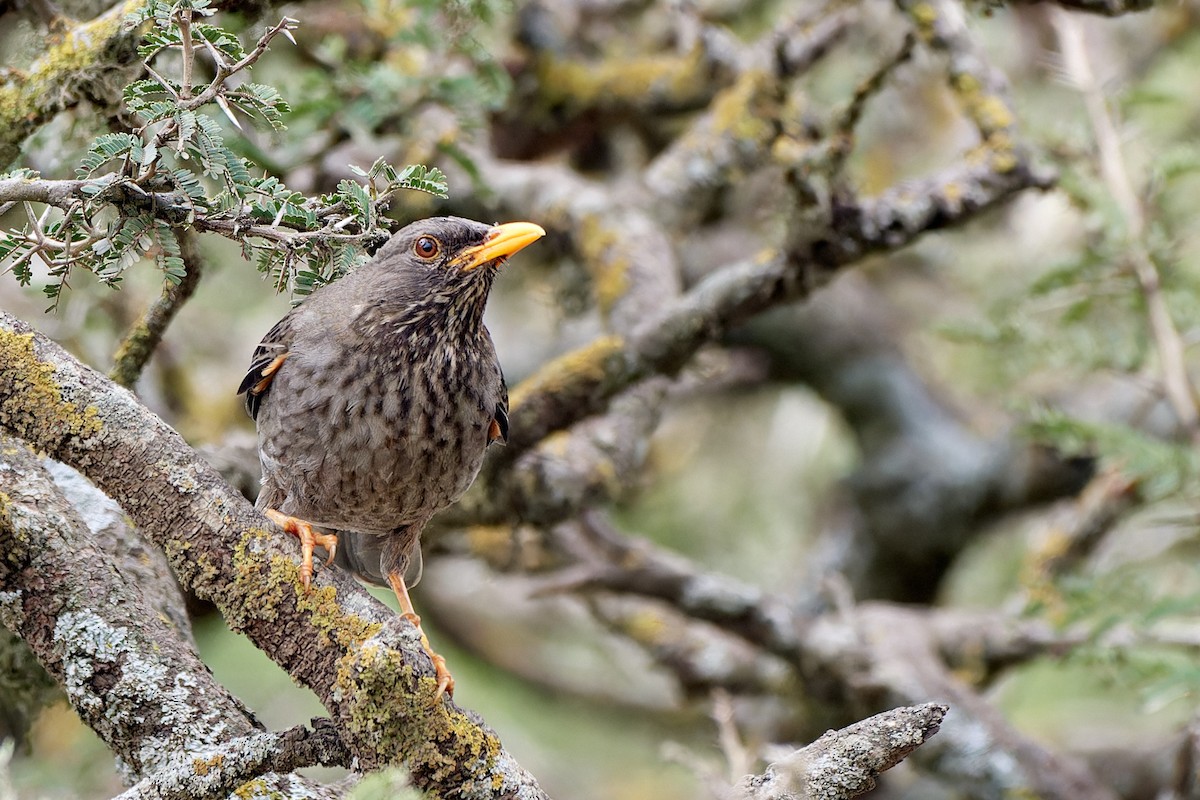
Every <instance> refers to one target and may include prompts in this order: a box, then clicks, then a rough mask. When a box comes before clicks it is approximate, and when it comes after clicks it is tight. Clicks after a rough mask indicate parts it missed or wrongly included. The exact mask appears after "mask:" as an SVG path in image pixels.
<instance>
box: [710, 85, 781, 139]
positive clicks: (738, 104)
mask: <svg viewBox="0 0 1200 800" xmlns="http://www.w3.org/2000/svg"><path fill="white" fill-rule="evenodd" d="M778 118H779V107H778V98H777V95H776V84H775V82H774V80H773V79H771V77H770V76H769V75H768V74H767V73H765V72H763V71H761V70H748V71H746V72H745V73H743V74H742V76H741V77H740V78H738V80H737V82H736V83H734V84H733V85H732V86H730V87H729V88H728V89H725V90H724V91H722V92H721V93H720V94H718V95H717V96H716V97H715V98H713V102H712V120H713V125H714V130H713V131H712V133H713V135H715V136H717V137H730V138H733V139H735V140H742V141H750V142H766V141H769V140H770V139H772V138H773V137H774V136H775V132H776V128H775V122H774V120H776V119H778Z"/></svg>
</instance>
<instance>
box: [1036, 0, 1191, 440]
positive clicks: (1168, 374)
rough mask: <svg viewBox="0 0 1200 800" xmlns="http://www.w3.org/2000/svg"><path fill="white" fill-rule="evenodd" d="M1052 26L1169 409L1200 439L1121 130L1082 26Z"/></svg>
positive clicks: (1059, 15)
mask: <svg viewBox="0 0 1200 800" xmlns="http://www.w3.org/2000/svg"><path fill="white" fill-rule="evenodd" d="M1052 19H1053V22H1054V29H1055V32H1056V33H1057V35H1058V42H1059V46H1060V47H1061V48H1062V56H1063V65H1064V67H1065V69H1066V72H1067V74H1068V76H1069V77H1070V78H1071V80H1072V81H1073V82H1074V84H1075V85H1076V87H1077V88H1078V89H1079V91H1080V93H1081V94H1082V95H1083V99H1084V104H1085V105H1086V107H1087V113H1088V118H1089V119H1090V120H1091V123H1092V130H1093V132H1094V133H1095V136H1096V146H1097V149H1098V150H1099V157H1100V174H1101V177H1102V178H1103V179H1104V182H1105V184H1106V185H1107V186H1108V189H1109V192H1110V193H1111V194H1112V196H1113V199H1114V200H1116V203H1117V206H1118V208H1119V209H1120V212H1121V216H1122V218H1123V219H1124V222H1125V226H1126V238H1127V242H1126V246H1127V248H1128V250H1127V254H1126V257H1127V259H1128V263H1129V267H1130V269H1132V271H1133V274H1134V276H1135V277H1136V278H1137V282H1138V286H1139V287H1140V288H1141V292H1142V298H1143V299H1144V300H1145V302H1146V314H1147V316H1148V317H1149V323H1150V331H1151V333H1152V334H1153V336H1154V344H1155V347H1156V348H1157V349H1158V357H1159V360H1160V361H1161V362H1162V364H1161V366H1162V371H1163V388H1164V389H1165V391H1166V395H1167V400H1168V401H1169V402H1170V404H1171V408H1172V410H1173V411H1174V412H1175V414H1176V416H1178V417H1179V422H1180V424H1181V425H1182V426H1183V428H1184V429H1185V430H1186V431H1187V432H1188V435H1189V437H1190V438H1191V439H1192V440H1193V442H1200V408H1198V407H1197V402H1196V390H1195V387H1194V386H1192V382H1191V378H1190V377H1189V376H1188V372H1187V361H1186V358H1185V348H1184V343H1183V337H1181V336H1180V335H1179V329H1178V328H1176V327H1175V321H1174V320H1173V319H1172V317H1171V310H1170V308H1168V306H1167V301H1166V297H1165V296H1164V295H1163V291H1162V280H1161V278H1160V276H1159V273H1158V269H1157V267H1156V266H1155V264H1154V260H1153V258H1152V257H1151V255H1150V251H1149V249H1148V247H1147V245H1146V216H1145V213H1144V211H1143V209H1142V204H1141V202H1140V201H1139V200H1138V196H1137V192H1136V191H1135V190H1134V187H1133V181H1132V180H1131V178H1130V176H1129V170H1128V168H1127V167H1126V164H1125V157H1124V155H1123V153H1122V152H1121V141H1120V136H1119V135H1118V133H1117V125H1116V121H1115V120H1114V116H1113V112H1112V110H1111V109H1110V108H1109V104H1108V101H1107V100H1106V99H1105V97H1104V93H1103V91H1102V89H1101V87H1100V84H1099V82H1098V81H1097V79H1096V75H1095V73H1094V72H1093V70H1092V65H1091V60H1090V58H1089V57H1088V53H1087V43H1086V41H1085V38H1084V32H1083V28H1082V27H1081V26H1080V25H1079V22H1078V21H1077V20H1076V19H1075V18H1074V17H1072V16H1071V15H1070V14H1068V13H1067V12H1065V11H1063V10H1061V9H1055V10H1054V13H1053V16H1052Z"/></svg>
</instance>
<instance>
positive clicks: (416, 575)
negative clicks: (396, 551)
mask: <svg viewBox="0 0 1200 800" xmlns="http://www.w3.org/2000/svg"><path fill="white" fill-rule="evenodd" d="M336 533H337V537H338V546H337V553H336V554H335V555H334V559H333V563H335V564H337V565H338V566H339V567H342V568H343V569H348V570H350V571H351V572H353V573H354V574H355V575H357V576H358V577H359V578H361V579H362V580H364V581H367V582H368V583H373V584H375V585H376V586H387V585H388V581H387V575H386V573H385V572H384V569H383V566H382V558H383V547H384V544H385V542H386V541H387V537H386V536H380V535H379V534H376V533H363V532H361V531H336ZM421 570H422V564H421V548H420V547H414V548H412V553H411V554H410V555H409V557H408V564H407V565H406V566H405V568H404V583H405V584H406V585H407V586H408V587H409V588H412V587H413V586H416V585H417V583H419V582H420V580H421Z"/></svg>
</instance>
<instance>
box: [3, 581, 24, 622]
mask: <svg viewBox="0 0 1200 800" xmlns="http://www.w3.org/2000/svg"><path fill="white" fill-rule="evenodd" d="M24 622H25V604H24V602H23V600H22V595H21V590H20V589H14V590H13V591H11V592H8V591H5V592H0V624H3V625H4V627H6V628H8V629H9V630H10V631H18V630H20V629H21V626H22V625H23V624H24Z"/></svg>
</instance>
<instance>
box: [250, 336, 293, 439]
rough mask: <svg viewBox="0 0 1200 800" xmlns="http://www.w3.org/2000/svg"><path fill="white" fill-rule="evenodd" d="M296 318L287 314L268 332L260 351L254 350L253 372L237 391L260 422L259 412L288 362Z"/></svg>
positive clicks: (258, 348)
mask: <svg viewBox="0 0 1200 800" xmlns="http://www.w3.org/2000/svg"><path fill="white" fill-rule="evenodd" d="M293 318H294V315H293V314H288V315H287V316H285V317H284V318H283V319H281V320H279V322H276V323H275V327H273V328H271V330H269V331H267V335H266V336H264V337H263V340H262V341H261V342H259V343H258V347H256V348H254V356H253V357H251V359H250V369H249V370H247V372H246V377H244V378H242V384H241V386H239V387H238V391H237V393H238V394H243V393H244V394H245V395H246V413H248V414H249V415H250V416H251V417H252V418H254V419H258V409H259V408H260V407H261V406H262V403H263V400H265V399H266V397H267V393H268V392H269V391H270V389H271V381H272V380H274V378H275V374H276V373H277V372H279V368H280V367H282V366H283V362H284V361H286V360H287V357H288V353H289V348H290V347H291V343H292V338H293V331H292V320H293Z"/></svg>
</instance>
